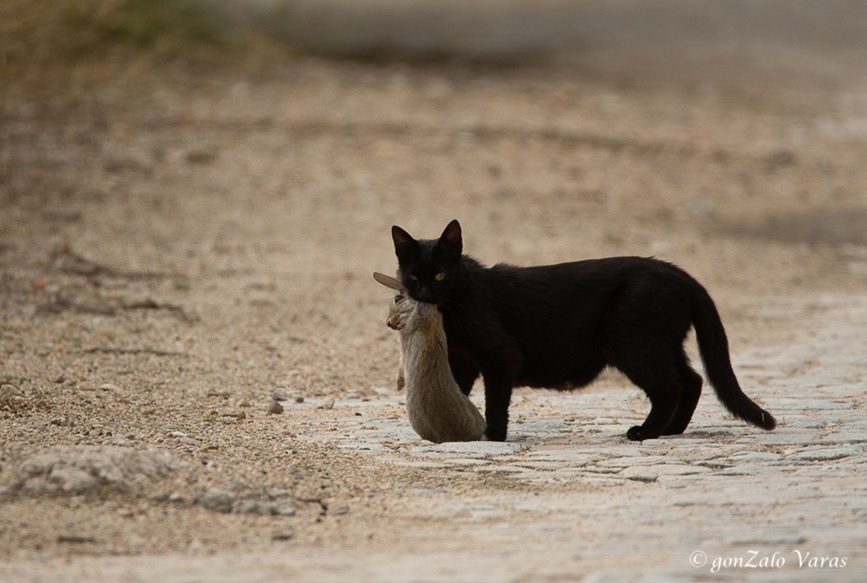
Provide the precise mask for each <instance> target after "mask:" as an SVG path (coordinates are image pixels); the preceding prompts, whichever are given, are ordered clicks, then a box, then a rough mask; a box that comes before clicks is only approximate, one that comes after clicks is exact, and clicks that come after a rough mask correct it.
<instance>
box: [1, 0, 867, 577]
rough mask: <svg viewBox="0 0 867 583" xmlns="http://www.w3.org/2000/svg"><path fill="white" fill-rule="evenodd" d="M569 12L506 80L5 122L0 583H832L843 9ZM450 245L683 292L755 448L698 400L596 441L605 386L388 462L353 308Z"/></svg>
mask: <svg viewBox="0 0 867 583" xmlns="http://www.w3.org/2000/svg"><path fill="white" fill-rule="evenodd" d="M769 4H774V3H769ZM777 4H779V5H782V3H777ZM762 5H763V6H766V7H767V6H768V4H766V3H762ZM788 5H789V4H787V6H788ZM590 6H591V7H593V10H594V12H593V13H592V14H593V18H588V20H587V21H586V22H587V23H595V25H596V28H592V27H590V28H585V30H591V28H592V31H595V33H594V34H590V32H587V34H586V36H584V37H582V38H584V41H585V42H583V43H578V45H579V47H578V48H579V49H580V50H575V47H572V48H571V49H570V50H568V51H566V50H563V51H561V52H558V53H556V54H554V55H548V56H547V57H546V58H544V59H541V60H534V61H532V62H522V63H515V64H511V65H509V64H504V63H502V62H499V63H497V64H496V65H494V64H490V63H489V64H484V63H466V62H463V63H462V62H451V61H445V62H434V63H431V62H425V63H421V64H420V63H417V62H416V63H413V62H393V61H387V62H381V61H375V62H370V61H366V62H353V61H335V60H327V59H323V58H315V57H300V56H299V57H296V58H293V59H290V60H287V61H285V62H279V63H273V65H272V66H270V67H268V68H266V69H264V70H262V68H261V67H259V68H257V70H256V72H255V74H253V73H245V72H244V71H233V72H226V71H221V73H220V74H219V75H217V76H213V75H207V74H206V72H195V71H193V72H190V71H183V72H178V71H177V70H172V69H167V70H165V71H162V72H160V73H159V74H157V75H148V76H146V77H139V76H136V75H135V74H133V73H129V74H125V75H120V76H119V77H118V79H116V80H115V81H114V82H112V83H103V84H101V85H100V86H99V87H98V88H97V90H94V91H80V88H79V89H76V91H78V92H73V93H72V94H66V95H57V96H56V97H54V98H51V99H45V98H42V97H40V98H38V99H37V98H34V97H32V96H29V95H28V94H27V92H26V91H17V90H16V91H12V90H9V91H7V92H6V93H5V94H4V97H3V101H2V111H0V355H2V356H0V358H2V360H0V384H2V387H0V419H2V421H0V488H2V494H0V496H2V503H0V580H4V581H7V580H8V581H47V580H51V581H57V580H61V581H63V580H65V581H77V580H88V581H208V582H218V581H241V580H257V581H286V580H298V581H302V580H304V581H306V580H322V581H326V580H328V581H331V580H337V581H357V580H372V581H373V580H375V581H408V580H415V581H440V580H444V579H451V580H458V581H463V580H467V581H469V580H474V581H504V580H509V581H539V580H551V581H561V580H562V581H565V580H586V581H614V580H616V581H623V580H630V578H631V580H661V579H674V578H677V579H678V580H718V579H722V578H727V579H730V580H734V579H736V580H761V581H776V580H779V581H792V580H804V581H806V580H810V581H813V580H816V579H817V578H819V579H826V580H831V579H833V580H848V581H856V580H858V581H861V580H862V579H863V573H864V569H865V568H867V554H865V551H864V549H865V548H867V527H865V526H864V525H865V524H867V520H865V519H867V490H865V486H864V484H863V479H861V476H863V472H864V469H865V467H864V466H865V462H867V451H865V450H867V420H865V418H864V415H863V411H864V407H865V405H867V396H865V392H864V371H865V359H867V356H865V355H867V294H865V290H867V195H865V192H867V164H865V163H864V161H865V160H867V77H865V75H864V72H865V71H867V68H865V66H864V65H865V62H864V61H865V58H864V55H867V24H865V21H864V19H862V17H863V16H864V13H863V9H862V8H861V7H860V3H851V2H849V3H847V2H842V1H841V2H829V3H827V4H826V3H823V6H827V7H828V9H827V11H823V12H822V13H821V14H818V15H815V14H814V15H811V13H810V11H811V10H813V9H812V8H810V6H811V5H810V3H803V4H797V5H794V4H792V6H795V8H793V9H792V12H791V14H790V15H789V18H787V19H782V20H777V19H775V18H772V14H770V15H769V13H768V12H767V11H766V12H761V13H758V12H756V13H755V14H751V13H750V11H749V9H748V4H746V3H733V6H735V7H736V8H737V10H738V11H739V12H738V11H736V12H733V13H721V14H718V15H717V20H714V18H715V17H714V16H713V15H714V14H715V13H713V12H712V13H710V15H711V16H707V15H706V14H703V15H700V18H699V16H698V15H694V18H690V17H688V16H689V12H687V13H686V16H683V19H682V20H677V21H673V22H675V24H676V26H671V22H672V21H669V20H666V19H665V18H663V17H664V16H665V15H666V14H681V15H683V14H684V13H683V12H682V11H681V12H678V9H679V8H682V7H681V6H679V5H678V3H676V2H666V3H660V6H661V7H662V8H663V9H664V10H663V11H662V12H661V13H658V14H656V17H655V18H646V16H647V14H646V13H631V12H630V11H629V10H627V9H626V8H624V7H626V6H627V4H626V3H622V6H621V4H617V8H616V10H615V9H614V8H612V9H611V10H612V12H605V11H604V10H603V9H602V8H599V7H596V5H595V4H592V3H591V4H590ZM755 10H757V11H758V10H759V9H758V8H756V9H755ZM763 10H764V9H763ZM666 11H668V12H666ZM630 15H631V16H630ZM751 16H754V17H755V18H751ZM696 18H697V19H698V21H696V20H695V19H696ZM738 18H740V19H741V20H738ZM696 22H699V23H700V24H702V26H693V25H694V24H695V23H696ZM714 22H719V23H721V24H720V26H719V27H718V28H714V27H713V26H711V25H712V24H713V23H714ZM708 23H710V24H708ZM738 23H742V24H744V26H738ZM669 26H671V28H667V27H669ZM606 27H607V28H606ZM708 27H709V28H708ZM859 27H860V29H859ZM605 31H610V32H611V34H610V35H606V34H604V33H605ZM725 31H729V32H731V31H739V32H738V34H737V35H734V34H733V33H732V34H723V33H724V32H725ZM862 33H863V34H862ZM654 39H655V40H654ZM662 39H664V42H663V40H662ZM859 43H860V44H859ZM456 217H457V218H459V219H460V220H461V222H462V225H463V227H464V236H465V248H466V250H467V251H468V252H470V253H472V254H473V255H474V256H476V257H477V258H478V259H480V260H481V261H483V262H485V263H494V262H497V261H509V262H512V263H517V264H534V263H547V262H557V261H565V260H569V259H576V258H585V257H596V256H609V255H626V254H635V255H654V256H656V257H660V258H663V259H666V260H670V261H673V262H675V263H678V264H679V265H681V266H683V267H684V268H686V269H687V270H688V271H690V272H691V273H692V274H694V275H695V276H696V277H697V278H698V279H699V280H700V281H702V282H703V283H704V284H705V285H706V287H707V288H708V289H709V290H710V292H711V294H712V295H713V296H714V298H715V299H716V301H717V303H718V305H719V308H720V311H721V313H722V316H723V320H724V322H725V324H726V326H727V329H728V332H729V337H730V341H731V345H732V351H733V356H734V361H735V368H736V371H737V372H738V374H739V376H740V378H741V381H742V384H743V385H744V387H745V389H746V391H747V393H748V394H750V395H751V396H752V397H754V398H755V399H756V400H757V401H759V402H761V403H762V404H763V405H764V406H765V407H766V408H767V409H768V410H769V411H771V412H772V413H774V415H776V416H777V418H778V420H779V421H780V427H779V428H778V429H777V430H776V431H775V432H772V433H763V432H760V431H758V430H756V429H754V428H751V427H748V426H746V425H745V424H743V423H741V422H740V421H737V420H735V419H733V418H731V417H730V416H728V415H727V414H725V412H724V411H723V410H722V408H721V407H720V406H719V405H718V403H717V402H716V400H715V397H714V396H713V394H712V391H710V390H707V391H706V392H705V395H704V397H703V399H702V401H701V403H700V404H699V408H698V412H697V414H696V417H695V419H694V420H693V423H692V425H691V426H690V429H689V431H688V433H687V434H685V435H684V436H682V437H677V438H668V439H662V440H658V441H653V442H646V443H643V444H640V445H639V444H635V443H630V442H627V441H626V439H625V432H626V429H627V428H628V427H629V426H631V425H633V424H635V423H636V422H638V421H640V420H641V419H643V418H644V416H645V415H646V411H647V406H648V405H647V403H646V401H645V400H644V398H643V396H642V394H641V393H640V391H638V390H637V389H635V388H634V387H631V386H630V385H629V383H628V382H627V381H626V380H625V379H623V378H621V377H618V376H616V375H613V374H612V375H608V376H606V377H605V378H603V379H601V380H600V381H599V383H598V384H597V386H595V387H593V388H591V389H588V390H586V391H583V392H580V393H576V394H573V395H562V394H553V393H548V392H545V391H529V390H521V391H518V392H517V393H516V397H515V402H514V405H513V419H514V421H513V423H512V425H511V433H510V439H509V441H507V442H506V443H504V444H493V443H477V444H462V445H445V446H432V445H431V444H429V443H427V442H423V441H421V440H420V439H418V438H417V437H416V436H415V435H414V434H413V433H412V430H411V429H410V427H409V424H408V422H407V420H406V417H405V413H404V411H403V408H402V400H401V395H400V394H397V393H395V392H394V391H393V388H392V383H393V378H394V373H395V366H396V363H397V357H398V349H397V338H396V336H395V334H394V333H393V332H392V331H390V330H388V329H387V328H386V326H385V323H384V320H385V316H386V314H387V305H388V301H389V299H390V295H389V292H388V291H387V290H385V289H384V288H381V286H378V285H377V284H376V283H375V282H374V281H373V280H372V278H371V277H370V274H371V272H372V271H374V270H378V271H386V272H387V271H390V270H392V269H393V268H394V263H395V261H394V257H393V252H392V247H391V242H390V237H389V227H390V226H391V225H392V224H395V223H396V224H400V225H401V226H403V227H405V228H406V229H408V230H409V231H410V232H412V233H413V234H417V235H420V236H431V237H432V236H436V235H437V234H438V233H439V232H440V230H441V229H442V228H443V226H444V225H445V224H446V222H447V221H448V220H449V219H451V218H456ZM275 398H276V399H277V400H278V401H277V402H278V403H279V404H280V406H281V407H282V412H281V413H274V412H271V411H274V410H275V409H274V408H273V407H274V405H273V402H274V401H275ZM473 398H474V399H475V400H476V402H477V403H478V404H479V405H480V406H483V400H482V391H481V387H477V390H476V391H475V392H474V395H473ZM754 551H755V554H753V552H754ZM808 553H809V555H807V554H808ZM781 557H782V564H781V563H780V558H781ZM751 558H752V560H753V561H754V562H756V563H758V562H759V561H761V560H764V563H763V566H762V568H756V569H750V568H749V565H744V563H746V562H747V561H749V560H751ZM820 558H824V559H825V560H824V561H819V560H818V559H820ZM811 560H812V562H811ZM820 563H821V564H820ZM817 573H819V575H817Z"/></svg>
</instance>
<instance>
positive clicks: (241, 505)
mask: <svg viewBox="0 0 867 583" xmlns="http://www.w3.org/2000/svg"><path fill="white" fill-rule="evenodd" d="M235 512H237V513H239V514H259V515H261V516H269V515H271V514H274V505H273V504H271V503H270V502H262V501H261V500H250V499H247V500H241V501H240V502H238V504H237V506H236V507H235Z"/></svg>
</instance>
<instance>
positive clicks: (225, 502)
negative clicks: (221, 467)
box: [198, 488, 235, 514]
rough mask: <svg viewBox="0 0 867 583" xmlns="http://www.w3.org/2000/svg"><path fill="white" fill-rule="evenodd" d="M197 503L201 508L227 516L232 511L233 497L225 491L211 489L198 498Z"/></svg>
mask: <svg viewBox="0 0 867 583" xmlns="http://www.w3.org/2000/svg"><path fill="white" fill-rule="evenodd" d="M198 502H199V505H200V506H201V507H202V508H205V509H207V510H213V511H214V512H222V513H223V514H228V513H229V512H231V511H232V504H233V503H234V502H235V496H234V494H232V493H231V492H229V491H227V490H221V489H220V488H211V489H209V490H206V491H205V492H203V493H202V494H201V495H200V496H199V498H198Z"/></svg>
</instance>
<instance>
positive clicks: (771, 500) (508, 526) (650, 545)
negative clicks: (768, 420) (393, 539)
mask: <svg viewBox="0 0 867 583" xmlns="http://www.w3.org/2000/svg"><path fill="white" fill-rule="evenodd" d="M810 305H811V306H812V307H811V308H810V310H811V311H812V312H814V314H813V317H811V318H810V319H809V320H807V321H805V323H806V324H809V327H808V328H805V330H804V334H805V336H808V337H809V341H807V340H806V338H804V339H803V340H802V341H797V342H792V343H790V344H787V345H785V346H776V347H770V346H769V347H765V348H762V349H761V350H756V351H754V352H749V353H744V354H736V355H735V364H736V368H738V369H739V370H740V371H741V374H740V377H741V381H742V384H743V386H744V387H747V390H748V392H749V393H750V394H752V395H754V396H755V397H756V398H757V399H759V400H760V401H761V402H762V403H763V404H764V405H766V406H767V407H768V408H769V410H771V411H772V412H773V413H774V414H775V415H776V416H777V418H778V420H779V421H780V426H779V428H778V429H777V430H776V431H773V432H762V431H759V430H756V429H755V428H752V427H749V426H747V425H745V424H743V423H741V422H739V421H738V420H735V419H733V418H731V417H730V416H728V415H727V414H726V413H725V412H724V410H723V409H722V407H721V406H720V405H719V404H718V403H717V402H716V400H715V399H714V397H713V395H712V393H710V391H708V393H707V394H705V395H704V398H703V399H702V401H701V403H700V404H699V408H698V410H697V412H696V416H695V419H694V420H693V423H692V425H691V426H690V429H689V431H688V433H686V434H685V435H682V436H678V437H672V438H668V439H661V440H654V441H647V442H644V443H642V444H640V445H638V444H633V443H629V442H627V441H626V439H625V437H624V435H623V434H624V432H625V430H626V428H628V427H629V426H630V424H631V423H632V422H633V419H632V418H640V417H641V415H642V407H643V399H642V398H641V397H640V395H639V394H638V392H637V390H635V389H631V388H619V389H618V388H614V389H590V390H587V391H585V392H583V393H579V394H575V395H562V394H557V393H554V392H548V391H519V392H518V393H517V395H516V398H515V403H514V407H513V422H512V426H511V432H512V433H511V437H510V441H508V442H506V443H491V442H476V443H446V444H440V445H434V444H430V443H428V442H423V441H420V440H419V439H418V438H417V437H416V436H415V435H414V433H413V432H412V430H411V429H410V428H409V425H408V423H407V422H406V419H405V417H404V416H403V415H401V414H399V413H400V412H401V409H402V406H403V403H402V401H401V396H400V395H399V394H396V393H392V392H390V391H386V390H385V389H383V390H382V395H381V397H380V398H376V399H371V400H366V401H365V400H360V399H349V400H338V401H337V402H336V403H335V404H334V407H333V411H334V416H333V418H331V420H330V421H328V422H327V423H325V425H323V424H318V425H316V426H315V427H313V426H311V427H310V428H309V429H307V430H305V431H301V432H299V434H298V435H299V437H300V438H301V439H303V440H307V441H309V442H320V443H324V442H325V443H332V444H334V445H336V446H337V447H338V448H340V449H343V450H348V451H352V452H355V453H357V454H358V455H359V456H369V457H371V458H375V459H376V460H377V462H378V463H387V464H393V465H395V466H408V467H413V468H421V469H423V470H425V471H430V472H436V473H438V474H439V475H441V476H442V477H443V487H442V488H429V487H421V486H420V487H419V488H416V489H413V490H411V491H408V492H404V493H403V497H402V499H401V500H399V501H396V502H395V503H394V506H393V507H391V508H390V509H389V512H391V513H393V514H394V516H395V517H396V518H406V519H411V520H412V523H413V525H414V526H413V528H412V530H410V531H408V532H406V537H407V539H408V540H412V539H415V538H418V539H419V540H421V539H425V540H426V542H425V546H424V547H423V548H418V549H417V550H413V551H411V552H406V551H400V552H396V551H395V552H389V551H388V550H381V549H375V550H372V551H371V550H365V549H364V548H358V549H354V548H352V547H349V548H346V549H341V551H340V552H327V551H326V550H323V549H322V548H315V547H311V548H303V547H296V548H294V549H292V550H287V552H285V553H279V554H275V553H265V554H245V555H223V554H221V555H218V556H215V557H207V558H201V557H171V556H168V557H158V558H156V559H155V558H152V557H140V558H138V557H134V558H124V559H122V560H121V559H118V558H111V557H105V558H80V559H74V560H64V561H62V564H61V563H57V564H54V563H51V562H48V563H46V564H44V565H43V566H42V568H41V569H40V576H41V577H43V578H37V579H32V580H46V581H47V580H52V581H54V580H66V581H73V580H79V579H80V578H81V577H87V578H88V579H89V580H91V581H208V582H222V581H240V580H257V581H278V580H279V581H285V580H305V581H310V580H316V581H357V580H372V581H373V580H375V581H442V580H455V581H530V580H532V581H540V580H541V581H559V580H572V579H575V578H580V577H583V578H584V580H585V581H596V582H601V581H618V582H620V581H657V580H675V581H680V580H682V581H704V580H714V581H717V580H719V581H744V580H749V581H816V580H828V581H830V580H834V581H853V582H854V581H862V580H863V577H864V574H865V572H867V571H865V569H867V552H865V549H867V526H865V525H867V484H865V482H864V479H863V476H864V475H865V471H867V419H865V416H864V407H865V404H867V395H865V390H864V384H863V383H864V381H863V375H864V366H865V355H867V301H863V300H862V301H860V302H855V303H853V301H852V299H851V298H835V297H830V296H829V297H824V298H819V299H818V300H816V301H813V302H812V303H811V304H810ZM817 305H818V306H819V307H818V308H817V307H816V306H817ZM780 307H781V308H785V309H786V310H788V311H789V313H790V314H792V315H793V316H794V315H798V314H803V310H805V309H806V308H805V303H804V302H796V301H792V302H791V303H790V304H788V305H785V306H780ZM785 370H788V371H797V372H789V373H788V374H785V375H782V374H777V371H785ZM305 406H309V407H317V406H319V405H318V404H317V403H316V402H315V401H311V402H309V403H306V404H305ZM358 413H361V415H357V414H358ZM396 413H398V414H396ZM291 422H292V421H291V418H289V419H287V423H290V424H291ZM467 474H471V475H474V476H476V477H478V479H479V480H482V479H484V478H485V477H491V476H496V477H499V478H502V479H503V480H505V481H506V483H507V484H508V483H509V482H512V483H514V484H515V486H516V488H515V490H514V492H511V491H510V490H509V488H508V487H507V486H506V487H501V488H499V489H498V491H497V493H496V494H482V495H477V494H474V493H473V492H472V491H470V492H465V493H460V494H457V495H456V493H455V492H453V491H451V490H450V488H449V487H448V482H449V476H457V475H460V476H465V475H467ZM517 486H520V487H517ZM420 500H423V501H424V503H419V501H420ZM443 520H445V521H448V523H450V524H452V525H453V527H454V529H453V535H454V536H453V538H449V539H444V540H440V541H438V542H437V543H436V544H431V542H430V540H429V538H427V537H426V532H425V531H426V528H425V524H426V523H440V522H441V521H443ZM350 528H351V527H350ZM538 534H543V535H544V536H536V535H538ZM351 536H352V533H351V532H347V537H348V538H351ZM524 541H534V542H529V543H527V544H523V542H524ZM19 567H21V569H22V570H21V571H19V570H18V568H19ZM25 567H26V568H25ZM28 569H29V570H28ZM22 573H29V574H30V575H31V576H32V574H33V565H32V564H27V563H19V564H16V563H14V562H13V563H10V564H7V565H5V566H0V578H2V579H3V580H9V581H12V580H22V579H21V578H20V577H19V575H21V574H22Z"/></svg>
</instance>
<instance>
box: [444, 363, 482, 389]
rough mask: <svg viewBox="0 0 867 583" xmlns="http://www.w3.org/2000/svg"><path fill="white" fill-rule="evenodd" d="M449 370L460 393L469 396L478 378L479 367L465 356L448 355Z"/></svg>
mask: <svg viewBox="0 0 867 583" xmlns="http://www.w3.org/2000/svg"><path fill="white" fill-rule="evenodd" d="M449 368H450V369H451V371H452V376H453V377H454V378H455V382H456V383H457V384H458V388H460V390H461V392H462V393H463V394H465V395H469V394H470V391H472V390H473V385H474V384H475V382H476V379H477V378H479V367H478V366H477V365H476V364H475V363H474V362H473V361H472V360H470V359H469V358H467V357H466V356H462V355H460V354H455V353H449Z"/></svg>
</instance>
